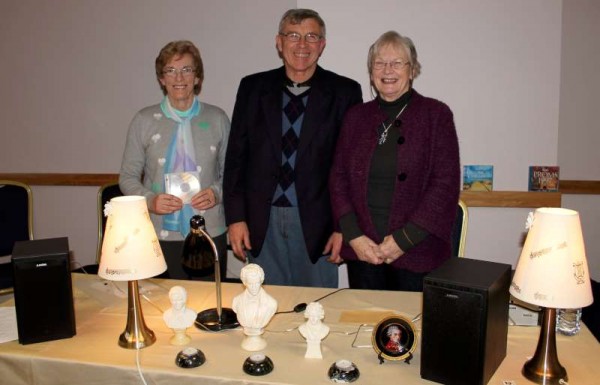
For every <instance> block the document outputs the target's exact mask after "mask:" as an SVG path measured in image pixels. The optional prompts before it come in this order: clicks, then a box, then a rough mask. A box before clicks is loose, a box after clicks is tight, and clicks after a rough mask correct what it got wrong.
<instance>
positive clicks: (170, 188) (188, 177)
mask: <svg viewBox="0 0 600 385" xmlns="http://www.w3.org/2000/svg"><path fill="white" fill-rule="evenodd" d="M165 190H166V192H167V193H169V194H173V195H175V196H176V197H179V198H181V200H182V201H183V203H190V202H191V201H192V197H193V196H194V195H196V194H197V193H198V192H199V191H200V180H199V178H198V176H197V175H195V173H193V172H181V173H171V174H166V175H165Z"/></svg>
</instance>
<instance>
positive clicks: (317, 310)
mask: <svg viewBox="0 0 600 385" xmlns="http://www.w3.org/2000/svg"><path fill="white" fill-rule="evenodd" d="M304 317H305V318H308V321H306V322H305V323H303V324H302V325H300V327H299V328H298V331H299V332H300V334H302V337H304V338H306V354H305V355H304V357H306V358H323V355H322V354H321V340H322V339H323V338H325V337H327V334H329V326H327V325H325V324H324V323H323V322H321V320H322V319H323V318H325V310H323V306H322V305H321V304H320V303H318V302H311V303H309V304H308V306H306V310H305V311H304Z"/></svg>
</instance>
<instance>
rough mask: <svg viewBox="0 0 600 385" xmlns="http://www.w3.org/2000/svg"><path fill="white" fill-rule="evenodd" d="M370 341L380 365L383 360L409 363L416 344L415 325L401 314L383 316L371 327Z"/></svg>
mask: <svg viewBox="0 0 600 385" xmlns="http://www.w3.org/2000/svg"><path fill="white" fill-rule="evenodd" d="M372 343H373V349H374V350H375V352H376V353H377V358H378V359H379V364H380V365H381V364H383V362H384V361H385V360H390V361H404V362H405V363H406V364H410V361H411V360H412V359H413V354H412V353H413V351H414V350H415V348H416V346H417V341H416V333H415V327H414V325H413V324H412V322H411V321H409V320H408V319H406V318H404V317H401V316H392V317H387V318H384V319H383V320H381V321H380V322H379V323H378V324H377V325H376V326H375V328H373V336H372Z"/></svg>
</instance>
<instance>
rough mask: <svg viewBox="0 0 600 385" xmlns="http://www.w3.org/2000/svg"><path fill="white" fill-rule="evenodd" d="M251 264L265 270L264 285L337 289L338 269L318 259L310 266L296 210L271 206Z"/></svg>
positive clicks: (294, 208) (324, 260)
mask: <svg viewBox="0 0 600 385" xmlns="http://www.w3.org/2000/svg"><path fill="white" fill-rule="evenodd" d="M249 260H250V262H252V263H256V264H258V265H260V266H261V267H262V268H263V270H264V271H265V284H268V285H287V286H315V287H337V286H338V267H337V266H336V265H334V264H332V263H329V262H327V259H326V258H319V261H318V262H317V263H315V264H313V263H312V262H311V260H310V258H309V256H308V252H307V250H306V243H305V241H304V234H303V232H302V224H301V223H300V214H299V213H298V208H297V207H275V206H272V207H271V216H270V218H269V226H268V227H267V234H266V237H265V242H264V244H263V247H262V249H261V251H260V253H259V255H258V257H256V258H253V257H252V256H250V257H249Z"/></svg>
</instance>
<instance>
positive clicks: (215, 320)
mask: <svg viewBox="0 0 600 385" xmlns="http://www.w3.org/2000/svg"><path fill="white" fill-rule="evenodd" d="M194 325H196V327H197V328H198V329H200V330H210V331H213V332H218V331H221V330H229V329H235V328H237V327H238V326H240V323H239V322H238V320H237V317H236V315H235V312H234V311H233V310H231V309H229V308H222V309H221V319H220V320H219V317H218V315H217V309H208V310H204V311H201V312H200V313H198V316H197V317H196V322H194Z"/></svg>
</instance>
